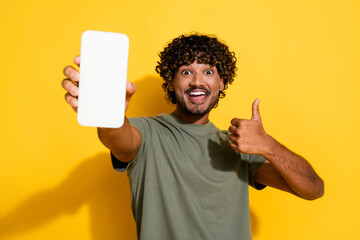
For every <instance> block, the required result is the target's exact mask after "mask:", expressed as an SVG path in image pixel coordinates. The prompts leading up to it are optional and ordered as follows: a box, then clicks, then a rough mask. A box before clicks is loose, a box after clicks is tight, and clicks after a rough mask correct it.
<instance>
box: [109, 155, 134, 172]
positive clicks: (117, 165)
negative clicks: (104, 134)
mask: <svg viewBox="0 0 360 240" xmlns="http://www.w3.org/2000/svg"><path fill="white" fill-rule="evenodd" d="M110 155H111V163H112V166H113V168H114V169H115V170H116V171H118V172H125V171H126V170H127V168H128V166H129V164H130V162H122V161H120V160H119V159H117V158H116V157H115V156H114V154H113V153H112V152H110Z"/></svg>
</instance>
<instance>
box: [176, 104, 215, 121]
mask: <svg viewBox="0 0 360 240" xmlns="http://www.w3.org/2000/svg"><path fill="white" fill-rule="evenodd" d="M172 114H174V116H175V117H177V118H179V119H180V120H182V121H184V122H188V123H193V124H198V125H203V124H206V123H208V122H209V113H206V114H204V115H194V114H190V113H187V112H184V111H182V110H180V109H179V108H178V107H177V108H176V110H175V111H174V112H173V113H172Z"/></svg>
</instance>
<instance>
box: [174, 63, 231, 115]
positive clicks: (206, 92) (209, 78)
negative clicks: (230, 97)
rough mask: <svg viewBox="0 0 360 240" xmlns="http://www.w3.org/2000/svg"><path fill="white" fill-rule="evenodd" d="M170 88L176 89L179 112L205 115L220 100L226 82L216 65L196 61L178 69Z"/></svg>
mask: <svg viewBox="0 0 360 240" xmlns="http://www.w3.org/2000/svg"><path fill="white" fill-rule="evenodd" d="M169 88H170V90H171V91H175V97H176V109H177V112H178V114H185V115H197V116H204V115H207V114H208V113H209V112H210V110H211V109H212V108H213V107H214V106H215V105H216V103H217V102H218V100H219V91H222V90H223V89H224V82H223V80H222V79H221V78H220V75H219V73H218V72H217V69H216V67H215V66H211V65H209V64H199V63H197V62H196V61H195V62H193V63H192V64H190V65H183V66H181V67H180V68H179V69H178V71H177V72H176V75H175V77H174V80H173V81H172V82H170V83H169Z"/></svg>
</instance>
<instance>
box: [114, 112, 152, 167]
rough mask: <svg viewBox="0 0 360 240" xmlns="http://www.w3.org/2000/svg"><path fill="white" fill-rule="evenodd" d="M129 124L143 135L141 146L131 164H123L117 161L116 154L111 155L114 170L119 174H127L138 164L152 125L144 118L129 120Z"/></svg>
mask: <svg viewBox="0 0 360 240" xmlns="http://www.w3.org/2000/svg"><path fill="white" fill-rule="evenodd" d="M129 122H130V124H131V125H132V126H133V127H135V128H136V129H137V130H139V132H140V135H141V145H140V148H139V151H138V153H137V155H136V156H135V158H134V159H133V160H132V161H130V162H121V160H119V159H117V158H116V157H115V156H114V154H112V153H110V154H111V162H112V165H113V168H114V169H115V170H116V171H118V172H125V171H126V170H128V169H130V168H132V166H133V165H134V164H135V163H136V161H137V158H138V156H139V155H141V153H142V152H143V149H144V145H145V136H146V132H147V131H149V129H150V123H149V122H148V120H147V119H146V118H144V117H137V118H129Z"/></svg>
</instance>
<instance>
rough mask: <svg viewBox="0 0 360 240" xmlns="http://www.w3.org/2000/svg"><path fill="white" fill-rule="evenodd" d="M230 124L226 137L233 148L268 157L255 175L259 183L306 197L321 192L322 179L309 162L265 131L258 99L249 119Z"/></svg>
mask: <svg viewBox="0 0 360 240" xmlns="http://www.w3.org/2000/svg"><path fill="white" fill-rule="evenodd" d="M231 124H232V125H231V126H230V127H229V131H230V133H231V135H230V136H229V139H230V141H231V147H232V148H233V149H234V150H236V151H238V152H241V153H249V154H260V155H262V156H263V157H265V158H266V159H267V161H266V162H265V163H264V164H263V165H262V166H261V167H260V168H259V170H258V172H257V174H256V176H255V180H256V181H257V182H258V183H261V184H264V185H267V186H271V187H275V188H277V189H280V190H283V191H287V192H290V193H292V194H294V195H296V196H299V197H301V198H304V199H309V200H313V199H316V198H319V197H321V196H322V195H323V194H324V182H323V180H322V179H321V178H320V177H319V176H318V175H317V174H316V172H315V171H314V169H313V168H312V167H311V165H310V164H309V162H308V161H306V160H305V159H304V158H303V157H301V156H299V155H297V154H295V153H293V152H292V151H290V150H288V149H287V148H286V147H284V146H283V145H281V144H280V143H279V142H277V141H276V140H275V139H274V138H273V137H271V136H269V135H268V134H266V132H265V130H264V128H263V126H262V121H261V117H260V112H259V100H255V101H254V103H253V115H252V118H251V119H250V120H246V119H237V118H234V119H233V120H232V121H231Z"/></svg>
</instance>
